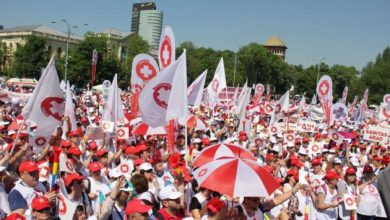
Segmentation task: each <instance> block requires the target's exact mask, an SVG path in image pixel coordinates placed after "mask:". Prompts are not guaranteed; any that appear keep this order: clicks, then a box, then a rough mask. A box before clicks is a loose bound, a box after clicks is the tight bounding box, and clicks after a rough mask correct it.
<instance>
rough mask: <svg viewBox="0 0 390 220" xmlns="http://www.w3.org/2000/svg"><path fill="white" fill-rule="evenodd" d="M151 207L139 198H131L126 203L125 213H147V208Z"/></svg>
mask: <svg viewBox="0 0 390 220" xmlns="http://www.w3.org/2000/svg"><path fill="white" fill-rule="evenodd" d="M151 209H152V206H148V205H146V204H145V203H144V202H143V201H142V200H140V199H132V200H131V201H130V202H128V203H127V206H126V215H131V214H133V213H137V212H138V213H147V212H149V210H151Z"/></svg>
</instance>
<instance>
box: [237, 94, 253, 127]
mask: <svg viewBox="0 0 390 220" xmlns="http://www.w3.org/2000/svg"><path fill="white" fill-rule="evenodd" d="M251 90H252V89H248V91H247V92H246V94H245V96H244V98H243V104H242V106H241V109H240V113H239V119H240V124H239V125H238V130H239V131H242V130H243V129H244V128H245V127H246V126H244V123H243V122H244V121H245V114H246V106H247V105H249V102H250V97H251ZM246 123H250V121H246ZM245 125H248V124H245ZM246 131H247V132H248V130H246Z"/></svg>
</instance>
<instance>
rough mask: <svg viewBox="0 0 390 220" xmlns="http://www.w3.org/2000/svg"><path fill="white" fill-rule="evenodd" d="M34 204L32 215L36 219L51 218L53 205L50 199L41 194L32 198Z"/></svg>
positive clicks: (32, 204) (44, 219)
mask: <svg viewBox="0 0 390 220" xmlns="http://www.w3.org/2000/svg"><path fill="white" fill-rule="evenodd" d="M31 206H32V217H33V219H35V220H47V219H51V217H52V216H51V214H50V212H51V205H50V201H49V200H48V199H47V198H46V197H44V196H39V197H35V198H34V199H33V200H32V203H31Z"/></svg>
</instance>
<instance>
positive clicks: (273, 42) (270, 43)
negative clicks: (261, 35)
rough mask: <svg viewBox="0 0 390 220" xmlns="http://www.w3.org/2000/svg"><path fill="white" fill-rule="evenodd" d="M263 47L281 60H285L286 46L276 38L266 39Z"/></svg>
mask: <svg viewBox="0 0 390 220" xmlns="http://www.w3.org/2000/svg"><path fill="white" fill-rule="evenodd" d="M263 46H264V47H265V48H266V49H267V50H268V51H269V52H270V53H272V54H274V55H276V56H278V57H280V58H281V59H282V60H285V59H286V50H287V46H286V45H285V44H284V43H283V41H282V39H280V38H279V37H278V36H272V37H270V38H268V39H267V40H266V41H265V43H264V44H263Z"/></svg>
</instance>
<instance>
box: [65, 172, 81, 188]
mask: <svg viewBox="0 0 390 220" xmlns="http://www.w3.org/2000/svg"><path fill="white" fill-rule="evenodd" d="M83 179H84V178H83V177H82V176H80V175H79V174H78V173H71V174H69V175H67V176H65V177H64V183H65V186H66V187H69V186H70V185H71V184H72V182H73V181H74V180H83Z"/></svg>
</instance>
